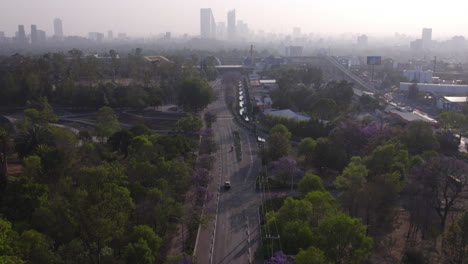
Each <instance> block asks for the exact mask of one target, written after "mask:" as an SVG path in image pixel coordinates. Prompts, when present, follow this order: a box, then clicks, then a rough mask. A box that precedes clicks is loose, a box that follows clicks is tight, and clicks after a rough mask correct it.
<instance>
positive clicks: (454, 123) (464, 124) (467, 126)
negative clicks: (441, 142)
mask: <svg viewBox="0 0 468 264" xmlns="http://www.w3.org/2000/svg"><path fill="white" fill-rule="evenodd" d="M439 122H440V124H441V126H442V129H444V130H446V131H452V132H453V133H456V134H458V144H460V142H461V138H462V136H463V133H465V132H466V131H468V116H466V115H464V114H460V113H456V112H452V111H450V112H443V113H442V114H440V115H439Z"/></svg>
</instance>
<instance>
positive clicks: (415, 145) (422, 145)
mask: <svg viewBox="0 0 468 264" xmlns="http://www.w3.org/2000/svg"><path fill="white" fill-rule="evenodd" d="M402 140H403V142H404V143H405V144H406V146H407V147H408V150H409V152H410V153H412V154H420V153H423V152H424V151H428V150H437V149H438V148H439V144H438V142H437V138H436V137H435V135H434V132H433V130H432V127H431V126H430V125H429V124H428V123H427V122H425V121H422V120H416V121H411V122H409V123H408V124H407V125H406V127H405V131H404V134H403V138H402Z"/></svg>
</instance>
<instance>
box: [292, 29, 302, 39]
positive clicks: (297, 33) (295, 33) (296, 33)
mask: <svg viewBox="0 0 468 264" xmlns="http://www.w3.org/2000/svg"><path fill="white" fill-rule="evenodd" d="M300 37H301V28H300V27H295V28H293V38H295V39H297V38H300Z"/></svg>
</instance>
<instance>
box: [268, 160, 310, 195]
mask: <svg viewBox="0 0 468 264" xmlns="http://www.w3.org/2000/svg"><path fill="white" fill-rule="evenodd" d="M272 166H273V168H274V169H275V170H276V171H277V174H278V175H279V176H280V178H281V179H282V181H283V182H284V183H286V182H287V181H288V180H289V179H290V180H291V191H292V190H293V186H294V179H296V178H300V177H302V176H303V175H304V172H303V171H302V170H300V169H299V168H298V167H297V161H296V159H294V158H292V157H282V158H280V159H278V160H277V161H274V162H273V163H272Z"/></svg>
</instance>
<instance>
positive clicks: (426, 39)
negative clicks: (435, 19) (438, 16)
mask: <svg viewBox="0 0 468 264" xmlns="http://www.w3.org/2000/svg"><path fill="white" fill-rule="evenodd" d="M431 44H432V28H423V30H422V48H423V49H430V48H431Z"/></svg>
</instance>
